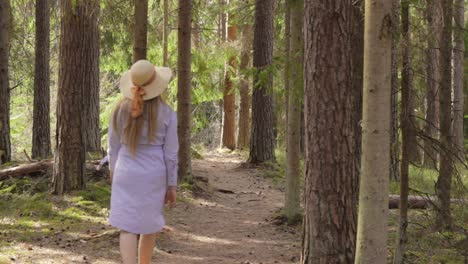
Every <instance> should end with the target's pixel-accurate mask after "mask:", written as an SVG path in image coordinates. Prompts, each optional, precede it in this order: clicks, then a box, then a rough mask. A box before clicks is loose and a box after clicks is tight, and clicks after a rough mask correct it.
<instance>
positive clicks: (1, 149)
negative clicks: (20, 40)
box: [0, 0, 11, 164]
mask: <svg viewBox="0 0 468 264" xmlns="http://www.w3.org/2000/svg"><path fill="white" fill-rule="evenodd" d="M10 21H11V17H10V1H9V0H0V164H3V163H5V162H8V161H10V160H11V143H10V84H9V81H8V59H9V58H8V57H9V54H8V53H9V52H8V50H9V46H10V34H9V33H10V27H11V25H10Z"/></svg>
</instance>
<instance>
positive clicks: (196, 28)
mask: <svg viewBox="0 0 468 264" xmlns="http://www.w3.org/2000/svg"><path fill="white" fill-rule="evenodd" d="M200 8H201V3H200V1H194V3H193V22H192V23H193V26H192V36H193V47H194V48H195V49H199V48H200V42H201V35H200V34H201V28H200V11H199V10H200Z"/></svg>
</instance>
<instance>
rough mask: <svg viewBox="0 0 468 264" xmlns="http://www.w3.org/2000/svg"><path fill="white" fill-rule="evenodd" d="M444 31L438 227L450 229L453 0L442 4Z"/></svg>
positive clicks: (440, 101) (441, 52) (441, 59)
mask: <svg viewBox="0 0 468 264" xmlns="http://www.w3.org/2000/svg"><path fill="white" fill-rule="evenodd" d="M442 14H443V20H444V24H443V28H442V37H441V43H440V44H441V45H440V76H441V84H440V90H439V107H440V112H439V120H440V145H441V155H440V169H439V177H438V179H437V183H436V194H437V197H438V198H439V202H438V210H437V215H436V227H437V228H438V229H439V230H447V229H450V228H451V226H452V220H451V214H450V193H451V185H452V173H453V159H454V155H452V153H453V149H452V147H453V143H452V127H451V126H452V120H451V119H452V111H451V96H452V94H451V90H452V71H451V69H452V65H451V62H452V59H451V57H452V16H453V0H443V1H442Z"/></svg>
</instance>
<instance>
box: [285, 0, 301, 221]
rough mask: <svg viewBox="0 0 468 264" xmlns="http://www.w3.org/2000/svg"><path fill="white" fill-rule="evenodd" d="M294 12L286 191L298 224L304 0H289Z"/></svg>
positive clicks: (287, 212)
mask: <svg viewBox="0 0 468 264" xmlns="http://www.w3.org/2000/svg"><path fill="white" fill-rule="evenodd" d="M288 1H289V3H288V9H289V10H290V13H291V14H294V16H290V20H289V21H286V22H285V23H287V24H289V28H290V33H291V35H290V38H289V40H290V41H289V48H290V50H289V55H288V56H287V57H289V61H287V62H286V64H288V65H289V66H287V68H289V74H290V75H291V76H290V77H288V78H287V79H288V81H289V82H290V84H289V92H288V97H289V100H288V105H287V109H288V111H287V115H288V117H287V119H286V120H287V144H286V148H287V150H286V192H285V204H284V215H285V216H286V218H287V220H288V223H289V224H295V223H296V222H298V221H299V220H300V218H301V213H300V209H301V208H300V194H301V190H300V178H301V169H300V168H301V166H300V161H301V112H302V111H301V110H302V104H303V100H302V98H303V97H304V92H303V91H304V85H303V82H304V79H303V65H304V61H303V60H304V38H303V34H302V28H303V22H304V20H303V19H304V1H303V0H288Z"/></svg>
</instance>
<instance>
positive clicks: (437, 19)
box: [423, 0, 442, 169]
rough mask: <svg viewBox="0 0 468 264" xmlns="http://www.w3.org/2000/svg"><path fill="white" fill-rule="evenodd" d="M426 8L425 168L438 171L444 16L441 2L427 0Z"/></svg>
mask: <svg viewBox="0 0 468 264" xmlns="http://www.w3.org/2000/svg"><path fill="white" fill-rule="evenodd" d="M426 6H427V8H426V16H427V22H428V31H429V32H430V34H429V37H428V38H427V46H428V51H427V68H426V72H427V79H426V117H425V119H426V121H425V124H424V135H425V140H424V158H423V166H424V167H426V168H429V169H437V161H438V151H437V148H436V147H435V144H434V140H438V139H439V135H438V134H439V85H440V68H439V56H440V52H439V47H440V41H441V39H440V30H441V24H442V23H441V22H442V21H441V19H442V14H441V6H440V1H434V0H427V2H426Z"/></svg>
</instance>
